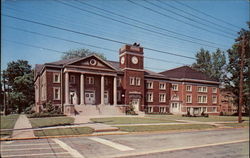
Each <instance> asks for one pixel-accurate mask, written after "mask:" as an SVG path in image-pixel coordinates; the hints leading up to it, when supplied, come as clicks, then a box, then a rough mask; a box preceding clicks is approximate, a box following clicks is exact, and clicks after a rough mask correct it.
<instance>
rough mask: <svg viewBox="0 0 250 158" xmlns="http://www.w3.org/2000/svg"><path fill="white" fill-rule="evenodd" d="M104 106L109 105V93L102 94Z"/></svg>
mask: <svg viewBox="0 0 250 158" xmlns="http://www.w3.org/2000/svg"><path fill="white" fill-rule="evenodd" d="M104 104H106V105H107V104H109V92H108V91H105V92H104Z"/></svg>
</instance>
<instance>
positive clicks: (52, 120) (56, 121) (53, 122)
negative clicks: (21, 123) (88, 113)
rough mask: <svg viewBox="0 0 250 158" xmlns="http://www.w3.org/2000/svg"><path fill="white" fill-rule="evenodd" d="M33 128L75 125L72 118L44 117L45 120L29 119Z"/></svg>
mask: <svg viewBox="0 0 250 158" xmlns="http://www.w3.org/2000/svg"><path fill="white" fill-rule="evenodd" d="M29 120H30V123H31V125H32V127H47V126H59V125H69V124H72V123H74V118H72V117H66V116H64V117H43V118H29Z"/></svg>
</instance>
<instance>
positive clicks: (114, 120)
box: [90, 117, 175, 125]
mask: <svg viewBox="0 0 250 158" xmlns="http://www.w3.org/2000/svg"><path fill="white" fill-rule="evenodd" d="M90 120H91V121H93V122H98V123H105V124H110V125H113V124H142V123H168V122H175V121H173V120H167V119H152V118H142V117H107V118H92V119H90Z"/></svg>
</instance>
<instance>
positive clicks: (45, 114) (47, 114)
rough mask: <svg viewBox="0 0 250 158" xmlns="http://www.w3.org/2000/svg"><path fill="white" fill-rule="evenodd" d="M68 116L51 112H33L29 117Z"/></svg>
mask: <svg viewBox="0 0 250 158" xmlns="http://www.w3.org/2000/svg"><path fill="white" fill-rule="evenodd" d="M59 116H66V115H64V114H51V113H33V114H30V115H28V118H41V117H59Z"/></svg>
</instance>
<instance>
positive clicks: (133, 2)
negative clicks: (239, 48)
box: [127, 0, 232, 39]
mask: <svg viewBox="0 0 250 158" xmlns="http://www.w3.org/2000/svg"><path fill="white" fill-rule="evenodd" d="M127 1H128V2H130V3H132V4H135V5H137V6H140V7H142V8H144V9H147V10H150V11H152V12H154V13H157V14H159V15H162V16H165V17H168V18H170V19H173V20H175V21H178V22H181V23H184V24H187V25H190V26H193V27H195V28H198V29H200V30H203V31H207V32H209V33H212V34H215V35H221V36H222V37H226V38H229V39H232V37H230V36H227V35H224V34H221V33H217V32H213V31H210V30H208V29H205V28H203V27H200V26H196V25H193V24H190V23H187V22H185V21H183V20H180V19H176V18H174V17H172V16H169V15H167V14H164V13H161V12H159V11H157V10H154V9H152V8H149V7H146V6H144V5H142V4H139V3H137V2H135V1H131V0H127Z"/></svg>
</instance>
